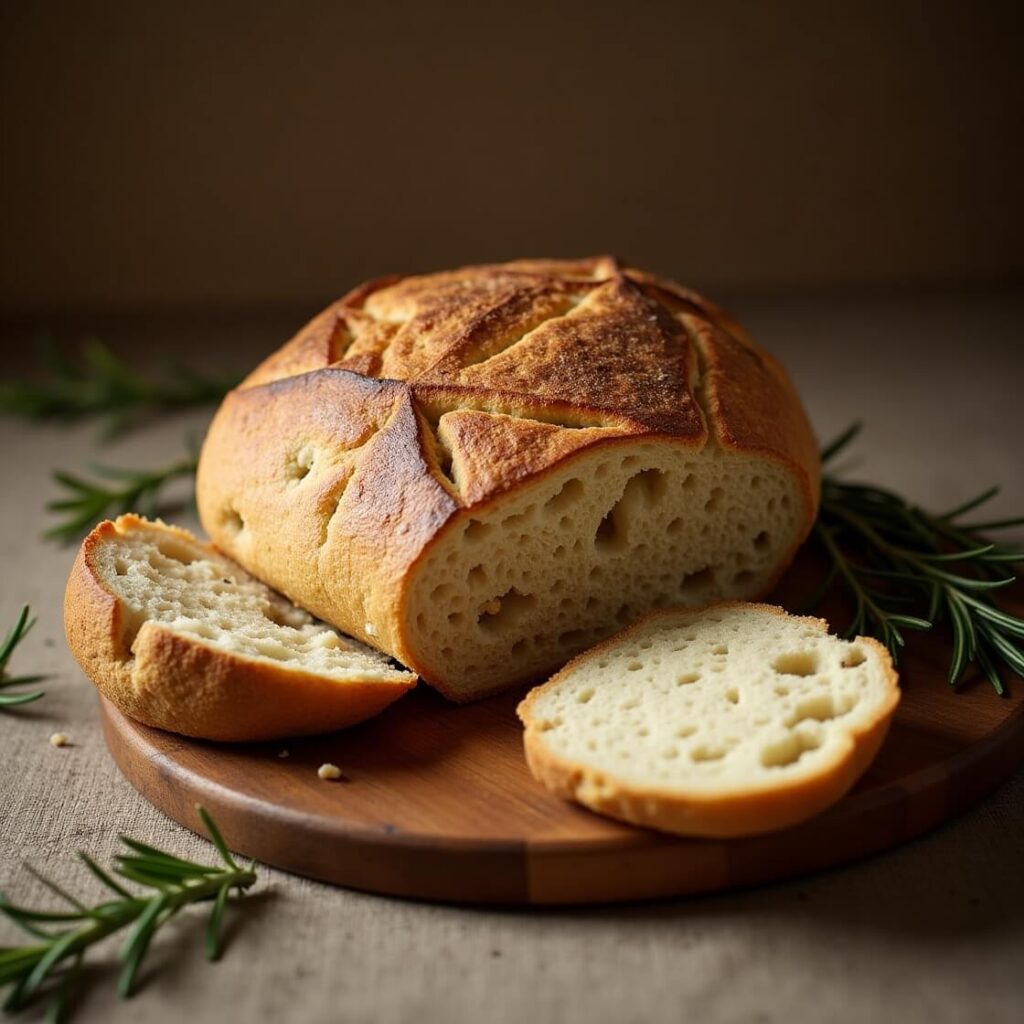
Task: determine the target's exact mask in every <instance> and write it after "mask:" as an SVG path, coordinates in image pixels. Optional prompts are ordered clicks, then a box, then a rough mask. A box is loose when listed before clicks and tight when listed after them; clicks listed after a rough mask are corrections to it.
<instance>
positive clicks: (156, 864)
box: [0, 807, 256, 1020]
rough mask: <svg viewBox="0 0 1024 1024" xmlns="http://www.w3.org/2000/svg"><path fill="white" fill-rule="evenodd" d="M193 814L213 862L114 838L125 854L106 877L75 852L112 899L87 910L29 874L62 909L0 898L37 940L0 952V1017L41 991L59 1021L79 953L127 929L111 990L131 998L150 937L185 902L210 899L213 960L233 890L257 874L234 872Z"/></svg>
mask: <svg viewBox="0 0 1024 1024" xmlns="http://www.w3.org/2000/svg"><path fill="white" fill-rule="evenodd" d="M196 810H197V812H198V814H199V817H200V818H201V819H202V822H203V824H204V825H205V826H206V831H207V833H208V834H209V836H210V839H211V840H212V841H213V844H214V846H216V847H217V851H218V853H219V854H220V857H221V863H220V864H217V865H212V866H211V865H206V864H198V863H196V862H195V861H191V860H184V859H183V858H181V857H176V856H174V855H173V854H170V853H166V852H165V851H163V850H159V849H157V848H156V847H153V846H149V845H148V844H146V843H140V842H138V840H135V839H130V838H129V837H128V836H121V837H120V839H121V842H122V843H124V845H125V846H126V847H127V848H128V852H126V853H120V854H118V855H117V857H116V859H115V866H114V868H113V874H111V873H110V872H107V871H105V870H104V869H103V868H101V867H100V866H99V864H97V863H96V861H94V860H93V859H92V858H91V857H90V856H89V855H88V854H86V853H81V852H80V853H79V857H80V858H81V860H82V863H83V864H84V865H85V866H86V868H88V869H89V871H90V872H91V873H92V874H93V875H94V876H95V877H96V878H98V879H99V880H100V881H101V882H102V883H103V885H104V886H106V887H107V888H108V889H109V890H110V891H111V892H112V893H113V894H114V898H113V899H111V900H106V901H104V902H101V903H97V904H95V905H94V906H87V905H86V904H84V903H83V902H81V901H80V900H79V899H77V898H76V897H75V896H73V895H71V894H70V893H69V892H67V891H65V890H64V889H62V888H61V887H60V886H58V885H57V884H55V883H54V882H51V881H49V880H48V879H46V878H44V877H43V876H41V875H38V874H36V872H34V871H33V872H32V874H33V875H35V877H36V878H38V879H39V881H41V882H42V883H43V884H44V885H45V886H46V887H47V888H48V889H50V891H51V892H53V893H55V894H56V895H57V896H59V897H60V899H61V900H63V901H64V902H65V903H66V904H67V905H68V909H66V910H55V911H54V910H33V909H30V908H28V907H21V906H17V905H15V904H14V903H11V902H9V901H8V900H7V898H6V897H4V896H3V895H2V894H0V913H2V914H3V915H4V916H5V917H7V918H8V919H9V920H10V921H12V922H13V923H14V924H16V925H17V926H18V927H19V928H21V929H22V930H23V931H25V932H27V933H28V934H29V935H30V936H32V938H33V939H34V940H36V941H34V942H32V943H31V944H29V945H25V946H14V947H6V948H2V949H0V988H7V987H9V988H10V991H9V993H8V995H7V998H6V1001H5V1002H4V1004H3V1008H4V1009H5V1010H6V1011H8V1012H13V1011H17V1010H20V1009H22V1008H23V1007H25V1006H27V1005H29V1004H30V1003H31V1002H32V1001H33V1000H35V999H37V998H38V997H40V996H41V995H42V994H43V992H44V990H45V991H47V992H50V993H52V997H53V998H52V1002H51V1006H50V1013H51V1019H53V1020H59V1019H63V1018H64V1017H65V1015H66V1014H67V1011H68V1008H69V1005H70V997H71V995H72V989H73V987H74V983H75V980H76V978H77V976H78V972H79V970H80V968H81V964H82V960H83V959H84V957H85V954H86V952H87V951H88V950H89V949H90V948H91V947H93V946H95V945H96V944H97V943H99V942H101V941H102V940H103V939H106V938H107V937H108V936H110V935H113V934H115V933H116V932H119V931H121V930H122V929H124V928H127V927H128V926H129V925H131V926H132V928H131V931H130V932H129V933H128V935H127V936H126V938H125V940H124V944H123V945H122V947H121V955H120V960H121V965H122V966H121V972H120V976H119V979H118V985H117V990H118V993H119V994H120V995H121V996H122V997H123V998H128V997H130V996H131V995H132V994H133V993H134V992H135V982H136V978H137V976H138V973H139V968H140V967H141V966H142V962H143V960H144V958H145V956H146V951H147V950H148V949H149V946H150V943H151V941H152V939H153V936H154V935H155V934H156V932H157V931H158V929H159V928H161V927H162V926H163V925H164V924H166V923H167V922H168V921H169V920H170V919H171V918H172V917H174V916H175V915H176V914H177V913H178V912H179V911H180V910H182V909H183V908H185V907H187V906H188V905H190V904H192V903H202V902H206V901H212V903H213V909H212V910H211V912H210V917H209V920H208V922H207V927H206V955H207V957H208V958H209V959H210V960H217V959H218V958H219V957H220V955H221V952H222V948H223V944H222V939H221V922H222V920H223V917H224V909H225V907H226V906H227V903H228V899H229V897H230V895H231V893H232V892H235V893H236V894H238V895H241V894H242V893H243V892H244V891H245V890H246V889H248V888H249V887H250V886H252V885H253V883H254V882H255V881H256V873H255V871H254V870H253V869H252V866H251V865H250V867H248V868H243V867H239V865H238V864H237V863H236V862H235V860H234V858H233V857H232V856H231V853H230V851H229V850H228V848H227V845H226V844H225V842H224V839H223V837H222V836H221V834H220V831H219V829H218V828H217V826H216V824H214V821H213V819H212V818H211V817H210V815H209V814H208V813H207V811H206V810H205V809H204V808H202V807H197V808H196ZM114 875H117V876H118V878H115V877H114ZM119 879H120V880H119ZM122 882H125V883H135V884H137V885H139V886H141V887H142V888H143V889H145V890H148V891H147V892H145V893H142V894H138V895H137V894H135V893H133V892H132V891H130V889H129V888H128V887H127V886H126V885H124V884H122Z"/></svg>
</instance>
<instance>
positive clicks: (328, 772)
mask: <svg viewBox="0 0 1024 1024" xmlns="http://www.w3.org/2000/svg"><path fill="white" fill-rule="evenodd" d="M316 773H317V775H319V776H320V778H321V779H327V780H333V779H340V778H341V769H340V768H339V767H338V766H337V765H336V764H328V763H325V764H322V765H320V767H319V768H318V769H317V771H316Z"/></svg>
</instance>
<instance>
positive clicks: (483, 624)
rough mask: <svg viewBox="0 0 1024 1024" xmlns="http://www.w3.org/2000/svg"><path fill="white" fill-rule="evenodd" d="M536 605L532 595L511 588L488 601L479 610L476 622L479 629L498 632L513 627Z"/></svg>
mask: <svg viewBox="0 0 1024 1024" xmlns="http://www.w3.org/2000/svg"><path fill="white" fill-rule="evenodd" d="M536 604H537V599H536V598H535V597H534V596H533V595H532V594H521V593H519V591H518V590H516V589H515V587H513V588H512V589H511V590H507V591H506V592H505V593H504V594H501V595H500V596H498V597H492V598H491V600H490V601H488V602H487V603H486V604H484V605H483V607H482V608H481V609H480V617H479V619H478V620H477V623H478V625H479V626H480V628H481V629H485V630H489V631H494V632H496V631H500V630H503V629H507V628H509V627H510V626H513V625H515V623H517V622H519V621H520V620H521V619H522V618H523V617H524V616H525V615H527V614H528V613H529V612H530V611H532V609H533V608H534V606H535V605H536Z"/></svg>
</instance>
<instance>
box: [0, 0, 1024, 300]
mask: <svg viewBox="0 0 1024 1024" xmlns="http://www.w3.org/2000/svg"><path fill="white" fill-rule="evenodd" d="M1018 7H1019V5H1017V4H1009V3H1006V4H997V3H960V4H949V3H925V4H919V3H907V2H900V3H863V4H849V3H843V4H834V3H820V2H819V3H808V2H798V3H720V4H712V3H707V4H687V3H668V2H663V3H656V2H647V0H630V2H626V0H623V2H620V3H603V2H600V0H591V2H589V3H554V2H551V3H536V2H533V0H519V2H516V3H510V2H508V0H501V2H492V0H477V2H468V3H460V4H456V3H443V2H437V3H400V2H377V3H362V2H350V3H333V4H332V3H292V4H283V3H282V4H269V3H248V4H245V3H226V2H221V3H203V4H199V3H178V4H163V3H156V2H152V3H150V2H146V3H142V2H121V3H109V2H94V3H82V2H78V3H49V4H40V3H26V2H21V3H18V2H9V0H8V2H4V3H3V16H2V24H0V46H2V72H0V74H2V79H0V85H2V107H0V133H2V134H0V139H2V146H3V154H2V159H0V176H2V179H0V219H2V236H3V242H2V265H0V311H5V312H7V313H8V314H13V313H26V312H29V313H31V312H32V311H34V310H42V309H50V310H53V309H59V308H64V309H72V308H79V309H81V308H93V309H97V308H103V307H112V308H130V307H138V306H141V305H145V304H157V305H161V306H189V305H195V304H201V303H206V304H220V305H229V306H230V305H242V304H246V305H253V304H259V305H265V304H271V303H300V302H301V303H307V302H308V303H311V304H312V303H315V302H318V301H321V300H323V299H324V298H326V297H328V296H332V295H334V294H336V293H338V292H339V291H341V290H342V289H344V288H345V287H346V286H347V285H349V284H351V283H352V282H354V281H355V280H358V279H360V278H362V277H365V276H367V275H370V274H376V273H381V272H386V271H390V270H407V269H409V270H411V269H418V268H430V267H440V266H444V265H448V264H455V263H460V262H468V261H476V260H485V259H497V258H502V257H509V256H516V255H526V254H583V253H592V252H598V251H614V252H617V253H621V254H624V255H626V256H627V257H628V258H630V259H631V260H634V261H636V262H639V263H642V264H647V265H650V266H652V267H655V268H658V269H660V270H662V271H665V272H668V273H671V274H675V275H677V276H679V277H680V278H682V279H684V280H686V281H688V282H690V283H693V284H697V285H700V286H703V287H706V288H710V289H712V290H715V289H724V290H737V289H750V288H755V289H758V290H760V289H766V288H773V287H778V286H817V285H834V284H837V283H855V284H863V283H871V284H876V283H888V282H921V281H926V282H927V281H947V280H950V279H955V278H957V279H968V280H985V279H988V280H991V279H1002V280H1006V279H1012V278H1019V276H1020V275H1021V273H1022V271H1024V245H1022V244H1021V237H1022V235H1024V217H1022V202H1021V195H1020V193H1021V186H1020V182H1021V166H1022V163H1021V159H1020V157H1021V146H1020V136H1021V122H1022V118H1021V113H1022V108H1021V102H1020V99H1021V95H1022V87H1024V81H1022V77H1024V76H1022V71H1021V65H1022V60H1021V47H1020V16H1019V15H1018V14H1017V12H1016V9H1017V8H1018Z"/></svg>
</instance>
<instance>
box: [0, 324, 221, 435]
mask: <svg viewBox="0 0 1024 1024" xmlns="http://www.w3.org/2000/svg"><path fill="white" fill-rule="evenodd" d="M77 355H78V358H77V360H76V359H70V358H68V357H67V356H66V355H64V354H63V353H61V352H60V350H59V349H57V348H56V346H54V345H53V344H51V343H48V342H44V343H41V344H40V346H39V356H40V361H41V362H42V363H43V366H44V368H45V369H46V371H47V372H46V374H45V376H42V377H41V378H40V379H39V380H35V381H33V380H18V381H5V382H0V412H4V413H10V414H12V415H16V416H23V417H25V418H27V419H32V420H44V419H54V420H64V421H74V420H81V419H86V418H90V417H101V418H103V420H104V427H103V432H104V434H105V435H106V436H108V437H109V436H112V435H114V434H116V433H119V432H121V431H123V430H125V429H126V428H127V427H129V426H131V425H133V424H135V423H138V422H140V421H141V420H143V419H145V418H146V417H147V416H152V415H154V414H156V413H160V412H166V411H169V410H174V409H186V408H190V407H192V406H197V405H207V404H210V403H213V402H219V401H220V400H221V398H223V397H224V395H225V394H226V393H227V392H228V391H229V390H230V389H231V388H232V387H234V386H235V384H237V383H238V381H237V379H235V378H232V379H228V378H220V377H210V376H205V375H202V374H199V373H196V372H195V371H194V370H191V369H189V368H187V367H185V366H181V365H180V364H177V363H172V364H169V365H168V366H167V367H166V369H165V372H164V375H163V376H162V377H160V378H153V377H147V376H144V375H143V374H141V373H138V372H136V371H135V370H132V369H131V368H130V367H129V366H128V365H127V363H125V362H124V360H123V359H121V357H120V356H118V355H117V354H116V353H115V352H113V351H112V350H111V349H110V348H108V347H107V346H106V345H104V344H103V343H102V342H100V341H96V340H89V341H86V342H84V343H82V345H81V346H80V347H79V350H78V353H77Z"/></svg>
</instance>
